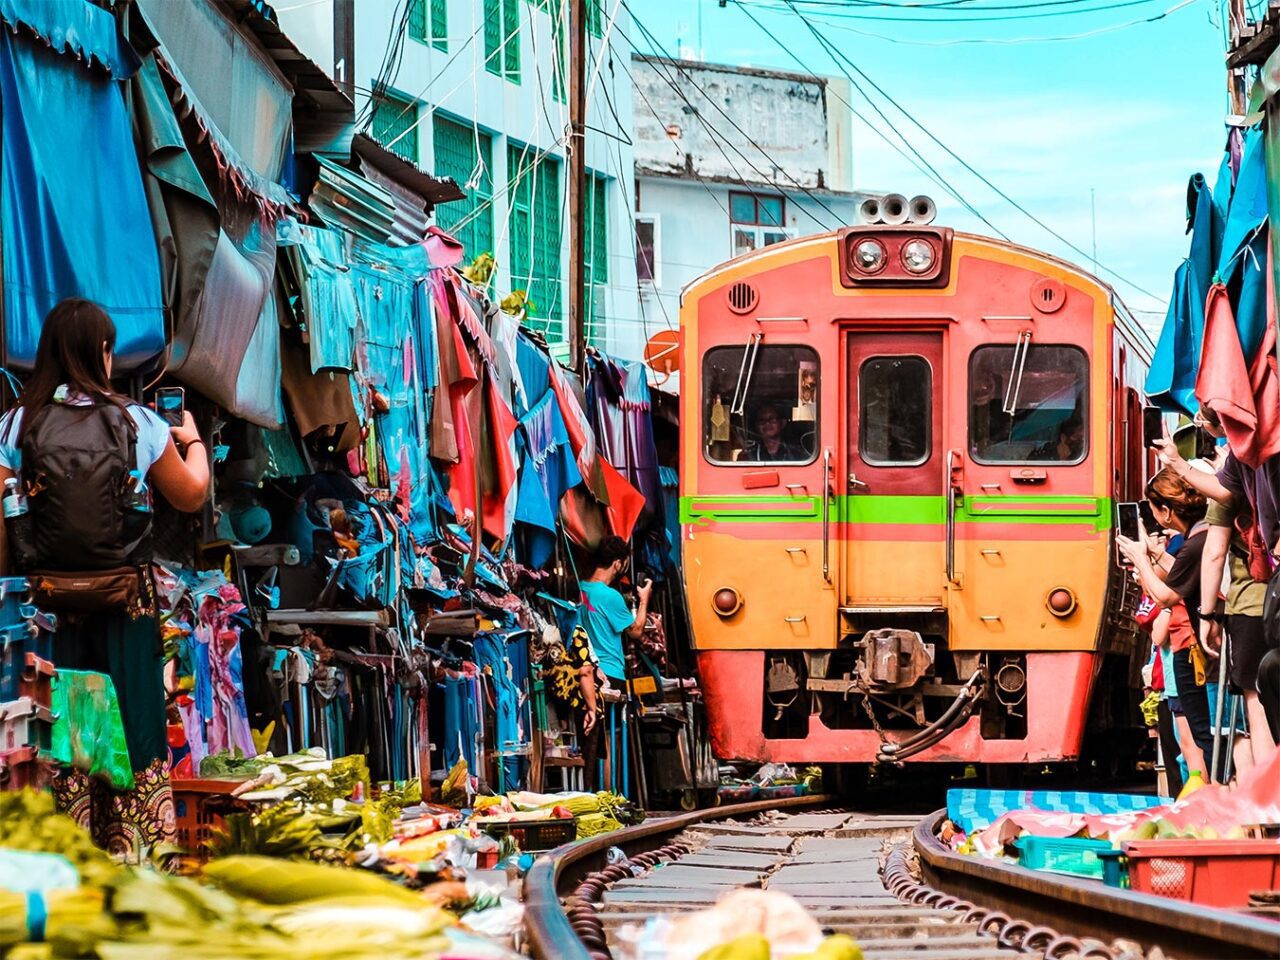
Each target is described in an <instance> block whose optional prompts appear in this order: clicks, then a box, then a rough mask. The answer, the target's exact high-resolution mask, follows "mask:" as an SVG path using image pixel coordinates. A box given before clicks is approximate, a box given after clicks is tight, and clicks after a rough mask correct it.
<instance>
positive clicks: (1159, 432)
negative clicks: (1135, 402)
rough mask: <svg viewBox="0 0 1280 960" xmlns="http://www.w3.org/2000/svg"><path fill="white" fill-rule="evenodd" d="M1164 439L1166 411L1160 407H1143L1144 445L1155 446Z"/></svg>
mask: <svg viewBox="0 0 1280 960" xmlns="http://www.w3.org/2000/svg"><path fill="white" fill-rule="evenodd" d="M1163 439H1164V411H1163V410H1161V409H1160V408H1159V407H1143V408H1142V445H1143V446H1144V447H1154V446H1155V445H1156V441H1157V440H1163Z"/></svg>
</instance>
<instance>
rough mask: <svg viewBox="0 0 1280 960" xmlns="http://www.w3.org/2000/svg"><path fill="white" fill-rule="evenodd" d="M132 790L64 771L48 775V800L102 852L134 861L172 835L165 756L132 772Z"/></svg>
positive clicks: (175, 837) (169, 794) (77, 772)
mask: <svg viewBox="0 0 1280 960" xmlns="http://www.w3.org/2000/svg"><path fill="white" fill-rule="evenodd" d="M133 778H134V786H133V789H132V790H114V789H112V788H111V786H110V785H108V784H107V783H106V782H105V781H104V780H101V779H100V778H98V777H91V776H89V775H88V774H86V773H82V772H80V771H79V770H72V769H64V770H63V771H62V772H60V773H59V774H57V775H56V776H55V777H54V778H53V783H52V787H53V799H54V802H55V803H56V804H57V807H58V809H59V810H60V811H62V812H63V813H65V814H66V815H67V816H69V817H71V819H73V820H74V821H75V822H76V823H78V824H79V825H80V826H81V827H83V828H84V830H85V831H86V832H87V833H88V834H89V836H91V837H92V838H93V842H94V843H96V844H97V845H98V846H99V847H101V848H102V849H103V850H106V851H107V853H109V854H111V855H112V856H113V857H116V858H118V859H120V860H123V861H125V862H126V863H139V862H140V861H141V859H142V855H143V852H144V851H145V850H147V849H148V848H150V847H154V846H156V845H157V844H160V843H173V842H174V841H175V840H176V839H177V831H176V828H175V822H174V814H173V790H172V789H170V787H169V771H168V770H167V769H165V761H164V760H154V761H152V762H151V764H150V765H148V766H147V768H146V769H145V770H135V771H134V774H133Z"/></svg>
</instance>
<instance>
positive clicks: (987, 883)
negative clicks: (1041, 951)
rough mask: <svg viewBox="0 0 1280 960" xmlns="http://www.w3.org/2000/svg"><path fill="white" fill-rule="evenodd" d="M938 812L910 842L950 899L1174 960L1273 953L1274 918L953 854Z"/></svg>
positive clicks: (1277, 946)
mask: <svg viewBox="0 0 1280 960" xmlns="http://www.w3.org/2000/svg"><path fill="white" fill-rule="evenodd" d="M945 816H946V811H945V810H939V811H938V812H936V813H934V814H932V815H930V816H928V817H926V818H925V819H924V820H922V821H921V822H920V823H919V825H917V827H916V828H915V831H914V833H913V836H912V842H913V844H914V846H915V849H916V853H917V854H918V855H919V858H920V870H921V873H922V875H923V877H924V880H925V882H926V883H928V884H929V885H930V886H933V887H936V888H938V889H939V890H942V891H945V892H946V893H947V894H949V895H951V896H955V897H963V898H964V899H966V900H971V901H973V902H974V903H978V904H981V905H982V906H983V907H984V908H986V909H988V910H998V911H1003V912H1005V913H1008V914H1009V915H1010V916H1017V917H1019V918H1021V919H1023V920H1026V921H1029V922H1030V923H1032V924H1043V925H1046V926H1055V927H1057V928H1058V929H1060V930H1064V931H1065V932H1069V933H1070V935H1071V936H1073V937H1095V938H1097V939H1099V940H1103V941H1106V942H1108V943H1109V942H1111V941H1112V940H1115V939H1118V938H1119V939H1125V940H1133V941H1136V942H1138V943H1140V944H1142V946H1143V947H1144V948H1147V949H1150V948H1152V947H1159V948H1160V949H1161V950H1163V951H1164V952H1165V954H1166V955H1167V956H1172V957H1177V958H1178V960H1228V958H1237V957H1263V958H1267V960H1275V958H1277V957H1280V923H1277V922H1276V921H1274V920H1267V919H1262V918H1259V917H1253V916H1249V915H1247V914H1245V913H1241V912H1236V911H1231V910H1221V909H1214V908H1211V907H1203V906H1199V905H1197V904H1193V903H1184V902H1182V901H1180V900H1170V899H1168V898H1166V897H1157V896H1153V895H1151V894H1146V893H1138V892H1135V891H1132V890H1119V889H1116V888H1114V887H1105V886H1102V885H1101V884H1099V883H1096V882H1091V881H1088V880H1082V879H1081V880H1078V879H1075V878H1073V877H1067V876H1061V875H1057V874H1048V873H1041V872H1038V871H1035V870H1028V869H1026V868H1025V867H1018V866H1014V865H1012V864H1006V863H1002V862H998V861H993V860H984V859H980V858H978V857H968V856H965V855H963V854H959V853H955V852H954V851H952V850H951V849H950V848H948V847H947V846H946V845H945V844H943V842H942V841H941V840H939V839H938V836H937V827H938V825H939V824H940V823H941V821H942V819H943V818H944V817H945Z"/></svg>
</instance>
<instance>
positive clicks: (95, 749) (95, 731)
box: [50, 670, 133, 790]
mask: <svg viewBox="0 0 1280 960" xmlns="http://www.w3.org/2000/svg"><path fill="white" fill-rule="evenodd" d="M52 707H53V713H54V715H55V716H56V717H57V719H56V720H55V721H54V723H53V731H52V734H51V742H50V752H51V753H52V755H53V758H54V759H55V760H57V761H58V762H59V763H62V764H65V765H67V766H72V767H75V768H76V769H77V770H81V771H83V772H85V773H87V774H89V775H90V776H95V777H102V778H103V779H104V780H106V781H107V783H109V784H111V786H113V787H115V788H116V789H117V790H131V789H133V765H132V764H131V763H130V762H129V745H128V743H127V742H126V741H125V736H124V722H123V721H122V720H121V718H120V701H119V699H118V698H117V697H116V686H115V684H114V683H113V682H112V680H111V678H110V677H109V676H107V675H106V674H104V673H93V672H92V671H89V670H59V671H58V672H57V674H56V675H55V676H54V678H53V705H52Z"/></svg>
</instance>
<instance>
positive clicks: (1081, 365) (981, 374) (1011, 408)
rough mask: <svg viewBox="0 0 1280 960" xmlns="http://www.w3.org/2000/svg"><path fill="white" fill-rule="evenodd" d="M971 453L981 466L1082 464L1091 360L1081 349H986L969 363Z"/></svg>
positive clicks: (1086, 433)
mask: <svg viewBox="0 0 1280 960" xmlns="http://www.w3.org/2000/svg"><path fill="white" fill-rule="evenodd" d="M969 384H970V391H971V393H970V408H969V409H970V425H969V452H970V455H971V456H972V457H973V459H974V460H975V461H977V462H978V463H1079V462H1080V461H1081V460H1083V459H1084V457H1085V453H1086V452H1087V448H1088V429H1087V426H1088V422H1089V420H1088V409H1087V407H1088V404H1087V402H1086V398H1087V396H1088V386H1089V360H1088V358H1087V357H1086V356H1085V354H1084V351H1082V350H1080V349H1079V348H1078V347H1068V346H1050V345H1041V344H1035V345H1031V346H1030V347H1029V348H1028V350H1027V353H1026V356H1025V359H1023V360H1022V361H1021V362H1019V357H1018V348H1017V347H1013V346H1003V345H1001V346H996V345H990V346H984V347H979V348H978V349H977V350H975V351H974V352H973V355H972V357H971V359H970V362H969Z"/></svg>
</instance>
